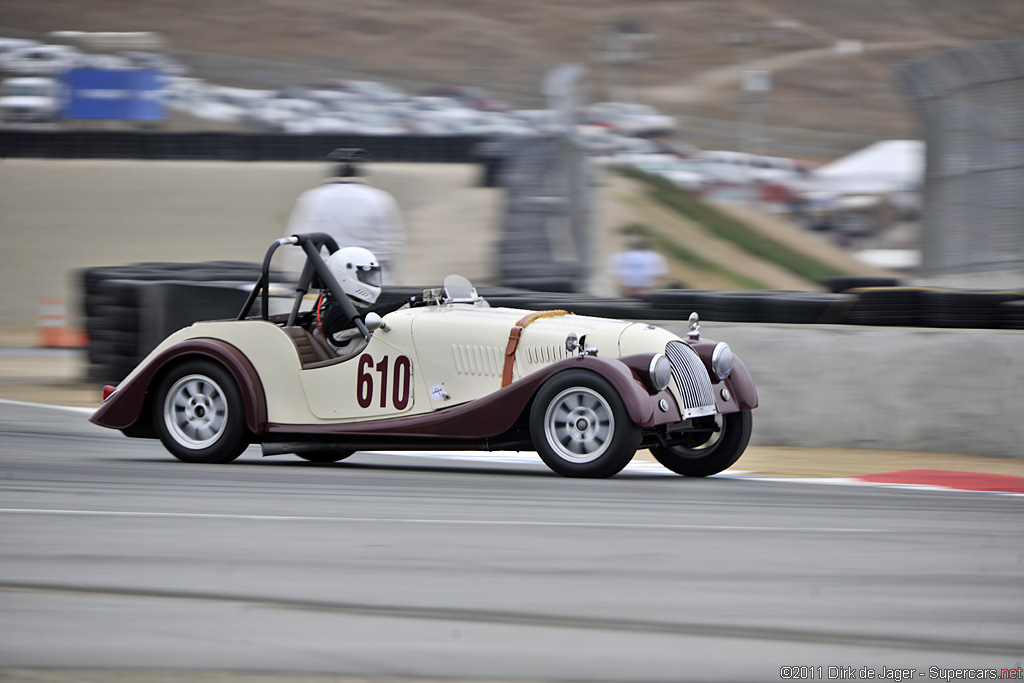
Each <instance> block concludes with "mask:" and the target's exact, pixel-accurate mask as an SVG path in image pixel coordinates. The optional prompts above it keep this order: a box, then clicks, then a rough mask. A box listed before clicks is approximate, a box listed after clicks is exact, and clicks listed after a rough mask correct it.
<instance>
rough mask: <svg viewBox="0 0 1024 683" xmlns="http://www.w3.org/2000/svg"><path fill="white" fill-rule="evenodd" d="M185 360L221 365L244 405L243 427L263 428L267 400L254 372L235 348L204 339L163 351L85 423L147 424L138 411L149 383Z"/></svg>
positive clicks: (257, 430)
mask: <svg viewBox="0 0 1024 683" xmlns="http://www.w3.org/2000/svg"><path fill="white" fill-rule="evenodd" d="M186 356H199V357H202V358H210V359H212V360H215V361H217V362H218V363H220V364H221V365H223V366H224V367H225V368H226V369H227V371H228V372H230V373H231V376H232V377H234V379H235V382H237V383H238V387H239V389H240V390H241V392H242V400H243V401H244V402H245V424H246V425H247V426H248V427H249V430H250V431H251V432H252V433H254V434H259V433H260V432H262V431H263V430H264V429H265V428H266V424H267V399H266V395H265V394H264V392H263V384H262V382H260V378H259V375H258V374H257V373H256V368H254V367H253V366H252V363H250V362H249V359H248V358H246V357H245V355H244V354H243V353H242V352H241V351H239V350H238V349H237V348H236V347H234V346H232V345H231V344H228V343H227V342H223V341H219V340H216V339H206V338H201V339H189V340H188V341H183V342H181V343H180V344H175V345H174V346H172V347H170V348H168V349H165V350H164V351H163V352H161V353H160V355H158V356H157V357H156V358H154V359H153V360H151V361H150V362H149V363H148V364H147V365H146V367H145V368H143V369H142V371H141V372H140V373H139V374H137V375H136V376H135V377H133V378H132V379H131V380H129V381H128V382H125V383H124V384H122V385H121V386H119V387H118V388H117V391H115V392H114V393H113V394H111V395H110V397H109V398H108V399H107V400H106V401H104V403H103V405H101V406H100V407H99V408H98V409H97V410H96V412H94V413H93V414H92V416H91V417H90V418H89V421H90V422H92V423H93V424H98V425H100V426H101V427H110V428H112V429H127V428H129V427H131V426H133V425H135V424H136V423H137V422H139V420H140V418H141V419H143V420H148V419H149V418H148V416H143V415H142V409H143V406H144V405H145V403H146V394H147V393H148V392H149V389H150V387H151V385H152V383H153V381H154V380H155V379H156V377H157V376H158V374H159V373H160V372H161V371H162V370H163V368H164V367H166V366H167V364H168V363H171V362H172V361H175V360H178V359H181V358H184V357H186Z"/></svg>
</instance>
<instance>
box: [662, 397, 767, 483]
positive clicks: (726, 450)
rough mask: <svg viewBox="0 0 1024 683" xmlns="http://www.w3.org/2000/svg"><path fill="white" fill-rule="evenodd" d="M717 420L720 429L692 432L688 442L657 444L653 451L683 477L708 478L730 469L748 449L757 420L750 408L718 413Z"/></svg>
mask: <svg viewBox="0 0 1024 683" xmlns="http://www.w3.org/2000/svg"><path fill="white" fill-rule="evenodd" d="M714 419H715V425H716V426H717V430H715V429H707V430H702V431H697V432H693V433H692V434H689V435H688V437H689V441H688V443H686V444H685V445H679V446H668V447H663V446H655V447H652V448H651V454H652V455H653V456H654V457H655V458H656V459H657V461H658V462H660V463H661V464H662V465H664V466H665V467H667V468H668V469H670V470H672V471H673V472H675V473H676V474H681V475H683V476H684V477H707V476H710V475H712V474H718V473H719V472H721V471H722V470H725V469H727V468H729V467H730V466H732V464H733V463H735V462H736V461H737V460H739V459H740V456H741V455H743V451H745V450H746V448H747V444H748V443H749V442H750V432H751V429H752V428H753V425H754V420H753V417H752V416H751V414H750V411H749V410H741V411H740V412H738V413H726V414H724V415H716V416H715V418H714ZM709 426H710V425H709Z"/></svg>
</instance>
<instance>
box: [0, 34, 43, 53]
mask: <svg viewBox="0 0 1024 683" xmlns="http://www.w3.org/2000/svg"><path fill="white" fill-rule="evenodd" d="M39 44H40V43H39V41H38V40H30V39H28V38H0V55H5V54H7V53H8V52H11V51H12V50H20V49H22V48H25V47H34V46H36V45H39Z"/></svg>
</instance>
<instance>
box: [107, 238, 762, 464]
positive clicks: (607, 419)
mask: <svg viewBox="0 0 1024 683" xmlns="http://www.w3.org/2000/svg"><path fill="white" fill-rule="evenodd" d="M286 244H288V245H297V246H299V247H301V248H302V249H303V251H304V252H305V254H306V259H307V260H306V265H305V268H304V270H303V272H302V276H301V278H300V281H299V283H298V285H297V286H296V288H295V298H294V301H293V302H291V304H290V306H291V311H290V313H287V314H280V315H269V314H268V310H269V302H268V292H269V290H270V276H269V273H270V263H271V258H272V256H273V254H274V252H275V250H276V249H277V248H278V247H279V246H283V245H286ZM322 248H326V249H327V251H328V252H329V253H333V252H335V251H336V250H337V248H338V247H337V245H336V244H335V242H334V240H333V239H332V238H331V237H330V236H328V235H324V234H311V235H297V236H293V237H291V238H283V239H281V240H278V241H276V242H275V243H274V244H272V245H271V247H270V249H269V250H268V252H267V255H266V257H265V259H264V263H263V274H262V276H261V278H260V280H259V281H258V282H257V284H256V286H255V287H254V288H253V291H252V293H251V295H250V297H249V300H248V301H247V302H246V305H245V307H244V308H243V310H242V312H241V313H240V314H239V316H238V318H237V319H236V320H223V321H211V322H199V323H195V324H193V325H191V326H190V327H187V328H185V329H182V330H180V331H178V332H176V333H174V334H172V335H171V336H170V337H168V338H167V339H166V340H165V341H164V342H163V343H161V344H160V345H159V346H158V347H157V348H156V349H154V350H153V351H152V353H150V354H149V355H148V356H147V357H146V358H145V359H144V360H143V361H142V363H141V364H140V365H139V366H138V367H137V368H135V369H134V370H133V371H132V372H131V373H130V374H129V375H128V376H127V377H126V378H125V380H124V381H123V382H121V383H120V384H119V385H118V386H117V387H116V388H115V387H106V388H105V390H104V394H105V398H104V402H103V404H102V405H101V406H100V407H99V408H98V409H97V410H96V412H95V413H94V414H93V415H92V417H91V418H90V419H91V421H92V422H94V423H95V424H98V425H102V426H104V427H110V428H113V429H119V430H121V431H122V432H123V433H124V434H126V435H128V436H130V437H142V438H159V439H160V440H161V441H162V442H163V444H164V446H165V447H166V448H167V450H169V451H170V452H171V453H172V454H173V455H174V456H175V457H177V458H178V459H180V460H183V461H186V462H198V463H224V462H229V461H232V460H234V459H235V458H237V457H238V456H239V455H240V454H241V453H242V452H243V451H244V450H245V449H246V448H247V447H248V446H249V445H251V444H260V445H261V446H262V449H263V453H264V455H278V454H285V453H294V454H296V455H298V456H300V457H302V458H305V459H307V460H311V461H316V462H334V461H338V460H341V459H343V458H346V457H348V456H349V455H351V454H352V453H354V452H356V451H358V450H375V449H376V450H379V449H386V450H435V449H461V450H486V451H493V450H531V451H536V452H537V453H538V454H539V455H540V457H541V458H542V459H543V460H544V462H545V463H546V464H547V465H548V466H549V467H550V468H551V469H552V470H554V471H555V472H557V473H559V474H562V475H565V476H570V477H609V476H612V475H614V474H616V473H617V472H619V471H620V470H621V469H622V468H623V467H625V465H626V464H627V463H628V462H629V461H630V459H631V458H632V457H633V455H634V454H635V453H636V451H637V449H639V448H648V449H650V451H651V453H652V454H653V455H654V457H655V458H657V460H658V461H659V462H660V463H662V464H663V465H664V466H665V467H667V468H668V469H670V470H672V471H673V472H677V473H679V474H682V475H686V476H696V477H702V476H707V475H711V474H715V473H718V472H721V471H722V470H724V469H726V468H727V467H729V466H730V465H732V464H733V463H734V462H736V460H737V459H738V458H739V457H740V455H741V454H742V453H743V451H744V449H745V448H746V446H747V443H748V441H749V439H750V433H751V425H752V420H751V410H752V409H753V408H755V407H757V393H756V390H755V388H754V384H753V382H752V380H751V377H750V374H749V373H748V372H747V369H746V367H745V366H744V365H743V363H742V362H741V361H740V359H739V358H737V357H736V356H734V355H733V353H732V351H731V349H730V348H729V345H728V344H726V343H724V342H723V343H716V342H713V341H710V340H707V339H701V338H700V330H699V322H698V321H697V318H696V314H694V315H692V316H691V317H690V332H689V333H688V335H687V338H685V339H683V338H680V337H678V336H676V335H674V334H672V333H670V332H669V331H667V330H665V329H663V328H660V327H657V326H654V325H649V324H645V323H640V322H626V321H621V320H610V319H604V318H597V317H588V316H582V315H573V314H571V313H569V312H567V311H527V310H517V309H511V308H498V307H493V308H492V307H490V306H489V305H488V304H487V302H486V301H485V300H484V299H483V298H481V297H480V296H479V295H478V294H477V292H476V289H475V288H474V287H473V286H472V284H470V283H469V281H468V280H466V279H465V278H462V277H459V276H449V277H448V278H446V279H445V281H444V286H443V287H441V288H437V289H432V290H427V291H425V292H424V293H423V295H422V296H416V297H411V298H410V300H409V301H408V305H406V306H403V307H402V308H400V309H399V310H394V311H393V312H389V313H386V314H385V315H383V317H382V316H380V315H378V314H377V313H373V312H369V313H368V312H365V311H363V312H361V311H360V310H359V309H358V307H356V306H355V305H353V303H352V302H351V301H350V300H349V299H348V298H347V297H345V295H344V291H343V290H342V288H341V285H340V284H339V282H338V280H337V278H336V277H335V276H334V274H333V273H332V272H331V269H330V268H328V266H327V264H326V262H325V259H324V258H322V257H321V255H320V253H321V249H322ZM317 289H319V290H320V292H321V297H325V296H326V297H332V298H333V299H334V300H337V301H338V302H339V305H341V306H342V308H343V310H344V311H345V312H346V313H347V314H349V315H350V317H351V319H352V320H354V322H355V326H356V327H355V329H356V330H357V333H356V337H357V338H356V342H358V343H357V344H355V348H354V349H351V350H347V351H346V352H345V353H339V351H338V349H337V348H335V346H334V345H333V344H331V343H328V342H327V341H326V340H325V338H324V336H323V335H322V334H321V329H320V323H319V322H318V320H317V318H318V315H317V310H318V309H317V310H306V309H307V308H309V307H308V304H305V303H304V302H307V301H308V300H309V297H308V296H307V294H308V293H309V292H310V291H313V292H314V293H315V291H316V290H317ZM258 302H259V303H260V304H261V305H260V306H259V309H257V310H259V314H258V315H250V312H251V311H252V310H254V308H255V305H256V304H257V303H258ZM313 308H314V309H316V307H315V306H314V307H313Z"/></svg>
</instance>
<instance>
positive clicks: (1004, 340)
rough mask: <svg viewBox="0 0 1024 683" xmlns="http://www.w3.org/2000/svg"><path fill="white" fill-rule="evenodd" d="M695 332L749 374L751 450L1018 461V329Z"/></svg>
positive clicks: (709, 328)
mask: <svg viewBox="0 0 1024 683" xmlns="http://www.w3.org/2000/svg"><path fill="white" fill-rule="evenodd" d="M659 324H662V325H664V326H665V327H667V328H669V329H671V330H673V331H674V332H676V333H677V334H685V332H686V326H685V325H683V324H679V323H659ZM701 331H702V336H703V337H704V338H708V339H715V340H718V341H726V342H728V343H729V345H730V346H732V348H733V350H734V351H735V352H736V354H737V355H738V356H740V358H742V360H743V362H744V363H745V364H746V365H747V368H748V369H749V370H750V372H751V375H753V378H754V382H755V384H756V386H757V389H758V398H759V399H760V407H758V408H757V409H756V410H755V411H754V436H753V439H752V443H754V444H756V445H761V446H811V447H843V448H877V449H886V450H906V451H923V452H935V453H968V454H975V455H986V456H995V457H1024V411H1022V406H1024V332H1020V331H1013V330H939V329H927V328H887V327H860V326H855V325H820V326H808V325H753V324H740V323H715V322H705V323H703V324H702V330H701Z"/></svg>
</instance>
